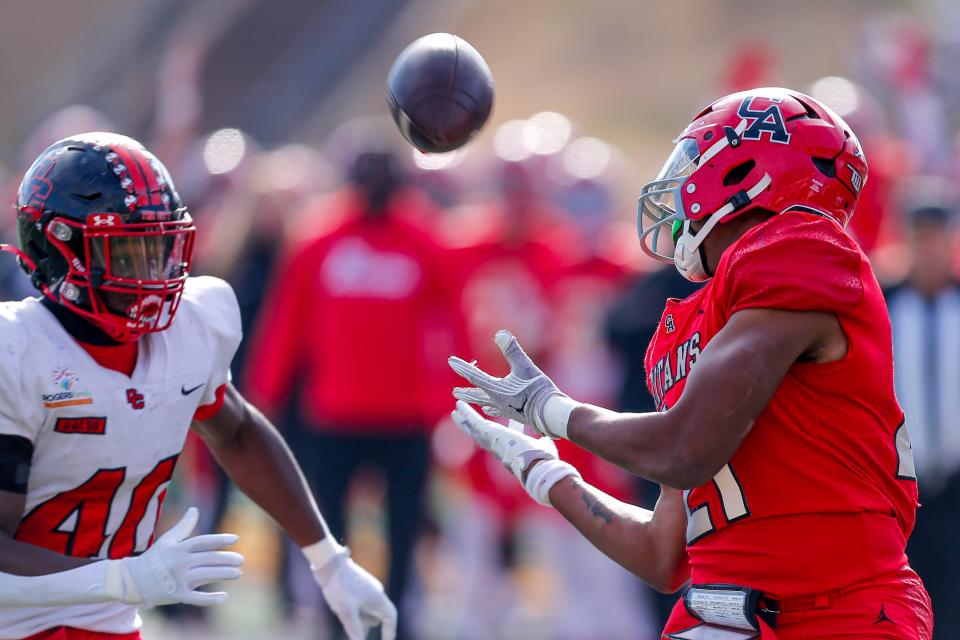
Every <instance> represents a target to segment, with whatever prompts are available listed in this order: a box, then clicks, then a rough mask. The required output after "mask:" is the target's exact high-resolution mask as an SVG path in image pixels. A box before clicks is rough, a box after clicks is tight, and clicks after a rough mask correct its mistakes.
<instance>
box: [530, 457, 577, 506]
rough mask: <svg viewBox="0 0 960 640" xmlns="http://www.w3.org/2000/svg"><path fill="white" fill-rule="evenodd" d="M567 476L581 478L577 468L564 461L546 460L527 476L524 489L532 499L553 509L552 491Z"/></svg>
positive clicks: (535, 466) (539, 463)
mask: <svg viewBox="0 0 960 640" xmlns="http://www.w3.org/2000/svg"><path fill="white" fill-rule="evenodd" d="M567 476H575V477H577V478H580V477H581V476H580V472H579V471H577V469H576V467H574V466H573V465H572V464H570V463H568V462H564V461H563V460H544V461H543V462H538V463H537V464H536V465H534V467H533V469H531V470H530V473H529V474H527V481H526V482H525V483H524V485H523V488H524V489H526V490H527V493H529V494H530V497H531V498H533V499H534V500H536V501H537V502H539V503H540V504H542V505H543V506H545V507H552V506H553V505H552V504H551V503H550V489H551V488H553V485H555V484H557V483H558V482H560V481H561V480H563V479H564V478H566V477H567Z"/></svg>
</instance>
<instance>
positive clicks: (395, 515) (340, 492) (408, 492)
mask: <svg viewBox="0 0 960 640" xmlns="http://www.w3.org/2000/svg"><path fill="white" fill-rule="evenodd" d="M300 437H301V438H303V440H302V442H301V443H298V444H300V446H299V447H298V448H299V449H300V450H299V451H297V457H298V458H299V459H300V462H301V464H302V465H303V467H304V473H306V474H307V475H308V479H309V481H310V482H311V484H312V485H313V488H314V491H315V492H316V496H317V501H318V502H319V503H320V508H321V510H322V511H323V515H324V518H326V520H327V524H328V525H329V526H330V531H331V532H332V533H333V535H334V536H336V537H337V539H338V540H343V539H344V538H345V536H346V514H347V504H346V497H347V489H348V487H349V485H350V482H351V480H352V479H353V477H354V476H355V475H356V473H357V471H358V470H359V469H361V468H372V469H374V470H375V471H379V472H380V473H382V474H383V476H384V478H385V480H386V499H387V504H386V515H387V522H388V527H389V533H388V536H389V538H388V541H389V543H390V574H389V577H388V579H387V583H386V585H385V586H386V590H387V594H388V595H389V596H390V599H391V600H393V602H394V604H396V605H397V606H398V607H399V606H400V605H401V604H402V602H403V597H404V593H405V590H406V585H407V579H408V577H409V573H410V564H411V560H412V557H413V547H414V543H415V541H416V536H417V533H418V530H419V528H420V525H421V524H422V522H423V509H424V487H425V485H426V481H427V475H428V472H429V469H430V438H429V435H427V434H426V433H425V432H424V431H423V430H421V431H420V432H419V433H415V434H411V435H399V436H390V435H365V434H364V435H350V434H349V433H348V432H345V431H337V432H313V433H301V434H300ZM397 637H398V638H399V639H404V638H409V632H408V631H407V629H405V625H404V616H401V617H400V626H399V629H398V635H397Z"/></svg>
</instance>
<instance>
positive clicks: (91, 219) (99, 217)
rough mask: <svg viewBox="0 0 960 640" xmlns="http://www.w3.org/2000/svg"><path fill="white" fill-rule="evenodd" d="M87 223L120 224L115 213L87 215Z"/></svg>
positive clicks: (108, 225)
mask: <svg viewBox="0 0 960 640" xmlns="http://www.w3.org/2000/svg"><path fill="white" fill-rule="evenodd" d="M87 224H92V225H93V226H95V227H113V226H116V225H118V224H120V216H118V215H117V214H115V213H94V214H92V215H90V216H88V217H87Z"/></svg>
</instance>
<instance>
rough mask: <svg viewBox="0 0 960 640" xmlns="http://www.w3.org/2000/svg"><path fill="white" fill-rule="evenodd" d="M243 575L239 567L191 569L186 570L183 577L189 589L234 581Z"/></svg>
mask: <svg viewBox="0 0 960 640" xmlns="http://www.w3.org/2000/svg"><path fill="white" fill-rule="evenodd" d="M242 575H243V571H242V570H241V569H240V567H223V566H220V567H193V568H192V569H189V570H187V572H186V574H185V577H186V582H187V586H189V587H190V588H191V589H196V588H197V587H202V586H203V585H205V584H210V583H211V582H221V581H223V580H236V579H237V578H239V577H240V576H242Z"/></svg>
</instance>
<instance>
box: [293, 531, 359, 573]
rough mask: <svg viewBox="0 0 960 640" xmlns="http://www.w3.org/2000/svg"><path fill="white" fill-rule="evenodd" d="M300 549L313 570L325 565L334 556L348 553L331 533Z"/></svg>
mask: <svg viewBox="0 0 960 640" xmlns="http://www.w3.org/2000/svg"><path fill="white" fill-rule="evenodd" d="M300 550H301V551H303V555H304V556H306V558H307V561H308V562H309V563H310V564H311V565H312V566H313V568H314V569H315V570H316V569H322V568H323V567H325V566H327V564H328V563H329V562H330V561H331V560H333V559H334V558H337V557H339V556H342V555H344V554H349V553H350V551H349V550H348V549H347V548H346V547H345V546H343V545H342V544H340V543H339V542H337V541H336V540H335V539H334V538H333V535H332V534H329V533H328V534H327V535H326V537H325V538H323V539H322V540H320V541H319V542H314V543H313V544H311V545H307V546H306V547H303V548H302V549H300Z"/></svg>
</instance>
